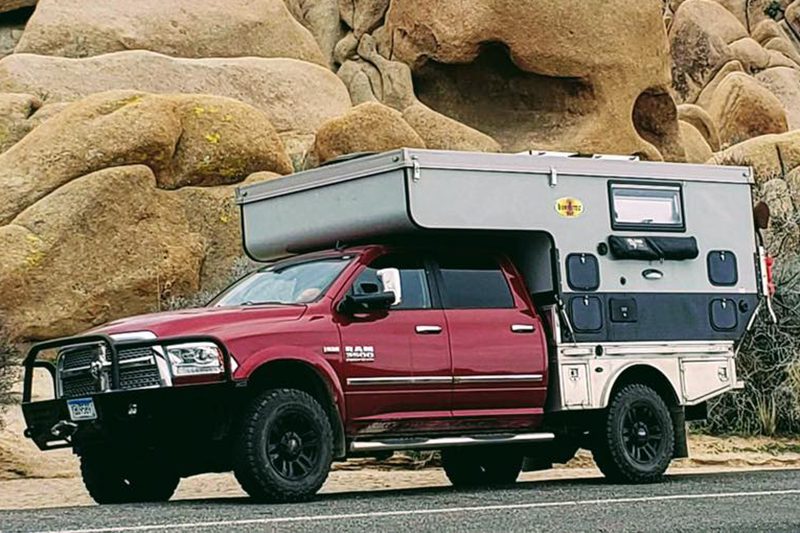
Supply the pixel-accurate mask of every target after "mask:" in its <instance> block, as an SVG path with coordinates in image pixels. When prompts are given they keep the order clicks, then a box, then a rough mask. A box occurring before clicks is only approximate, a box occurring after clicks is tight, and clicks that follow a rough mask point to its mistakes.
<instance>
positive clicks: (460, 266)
mask: <svg viewBox="0 0 800 533" xmlns="http://www.w3.org/2000/svg"><path fill="white" fill-rule="evenodd" d="M439 271H440V272H441V277H442V291H443V295H442V297H443V298H444V306H445V307H446V308H448V309H506V308H513V307H514V297H513V296H512V295H511V289H510V288H509V286H508V282H507V281H506V277H505V274H503V271H502V270H501V269H500V265H499V263H498V262H497V260H496V259H494V258H492V257H447V258H441V259H439Z"/></svg>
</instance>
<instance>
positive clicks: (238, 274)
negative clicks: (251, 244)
mask: <svg viewBox="0 0 800 533" xmlns="http://www.w3.org/2000/svg"><path fill="white" fill-rule="evenodd" d="M259 266H261V265H259V263H256V262H254V261H251V260H250V259H247V258H246V257H238V258H237V259H236V261H234V262H233V265H232V266H231V268H230V270H229V271H228V272H227V273H226V275H225V276H223V278H222V279H221V280H220V282H219V283H217V284H215V285H213V286H210V287H205V288H203V289H202V290H199V291H197V292H196V293H194V294H189V295H185V296H170V297H168V298H166V299H165V303H164V304H163V305H162V310H167V311H175V310H178V309H192V308H195V307H203V306H205V305H206V304H207V303H208V302H210V301H211V300H212V299H214V297H215V296H216V295H217V294H219V293H220V291H222V290H223V289H224V288H225V287H227V286H228V285H230V284H231V283H233V282H234V281H236V280H238V279H240V278H243V277H244V276H246V275H247V274H249V273H250V272H253V271H254V270H255V269H257V268H258V267H259Z"/></svg>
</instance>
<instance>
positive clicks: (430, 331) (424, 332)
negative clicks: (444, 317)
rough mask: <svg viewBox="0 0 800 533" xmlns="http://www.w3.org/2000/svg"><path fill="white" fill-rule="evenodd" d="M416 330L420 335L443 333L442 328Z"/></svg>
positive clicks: (418, 327) (420, 328) (417, 328)
mask: <svg viewBox="0 0 800 533" xmlns="http://www.w3.org/2000/svg"><path fill="white" fill-rule="evenodd" d="M414 329H415V330H416V331H417V333H419V334H420V335H436V334H437V333H441V332H442V326H417V327H416V328H414Z"/></svg>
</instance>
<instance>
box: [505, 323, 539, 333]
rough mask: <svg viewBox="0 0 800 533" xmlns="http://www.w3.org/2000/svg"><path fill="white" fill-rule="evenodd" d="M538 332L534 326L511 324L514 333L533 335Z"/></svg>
mask: <svg viewBox="0 0 800 533" xmlns="http://www.w3.org/2000/svg"><path fill="white" fill-rule="evenodd" d="M534 331H536V326H534V325H532V324H511V332H512V333H533V332H534Z"/></svg>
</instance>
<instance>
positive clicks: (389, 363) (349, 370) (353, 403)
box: [340, 254, 452, 434]
mask: <svg viewBox="0 0 800 533" xmlns="http://www.w3.org/2000/svg"><path fill="white" fill-rule="evenodd" d="M383 268H397V269H398V270H399V271H400V279H401V285H402V301H401V302H400V304H398V305H395V306H392V307H391V308H390V309H389V310H388V311H376V312H371V313H365V314H358V315H355V316H347V317H341V318H340V320H341V322H340V331H341V339H342V350H343V353H344V361H345V362H344V365H345V366H344V368H345V372H344V375H345V384H344V386H345V391H346V398H347V400H346V401H347V415H348V416H347V418H348V430H349V431H351V432H358V433H361V434H365V433H383V432H388V433H403V432H417V431H429V430H430V428H431V427H432V426H433V425H435V423H436V421H437V420H441V419H442V418H449V417H450V389H451V381H452V380H451V373H450V351H449V344H448V334H447V328H446V324H445V319H444V311H442V309H440V308H438V306H437V305H435V298H434V292H433V290H432V288H433V284H432V283H431V278H432V272H431V270H430V269H429V268H427V267H426V264H425V261H424V260H423V259H422V258H420V257H417V256H414V255H399V254H392V255H385V256H382V257H380V258H378V259H377V260H375V261H373V263H372V264H370V265H369V266H368V267H366V268H365V269H364V270H363V271H362V272H361V273H360V274H359V275H358V276H357V278H356V280H355V282H354V283H353V285H352V287H351V288H350V291H352V293H353V294H360V293H364V292H370V291H374V290H376V289H377V287H376V284H380V283H381V282H380V280H379V279H378V276H377V271H378V270H380V269H383ZM381 289H382V288H381Z"/></svg>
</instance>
